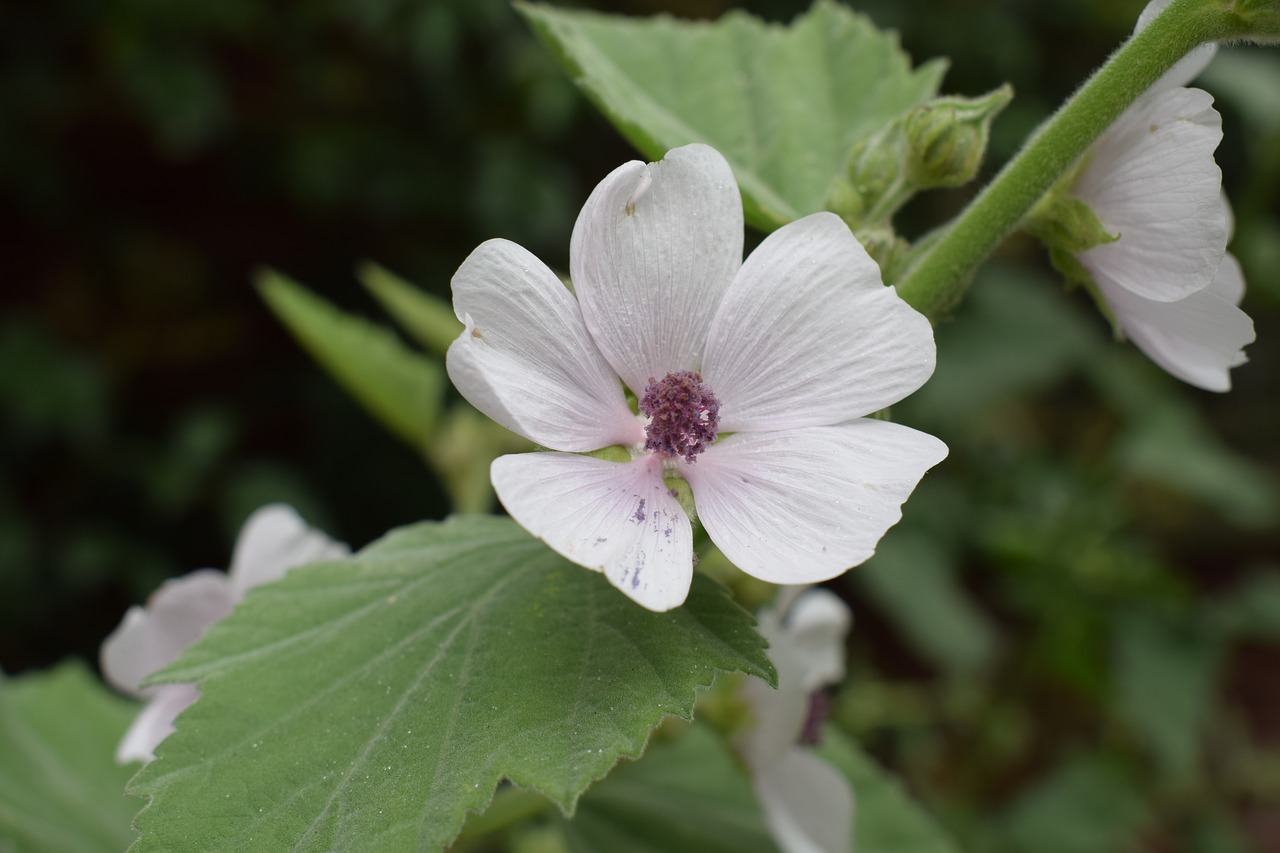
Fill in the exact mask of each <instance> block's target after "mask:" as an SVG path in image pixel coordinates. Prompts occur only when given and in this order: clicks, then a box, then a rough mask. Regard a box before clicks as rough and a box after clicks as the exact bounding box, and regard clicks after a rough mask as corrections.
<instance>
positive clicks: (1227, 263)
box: [1069, 0, 1254, 391]
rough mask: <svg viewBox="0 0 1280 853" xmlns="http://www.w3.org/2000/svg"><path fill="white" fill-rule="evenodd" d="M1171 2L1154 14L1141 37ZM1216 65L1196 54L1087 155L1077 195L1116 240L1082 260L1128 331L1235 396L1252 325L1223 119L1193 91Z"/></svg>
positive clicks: (1208, 385)
mask: <svg viewBox="0 0 1280 853" xmlns="http://www.w3.org/2000/svg"><path fill="white" fill-rule="evenodd" d="M1168 2H1169V0H1156V1H1155V2H1153V3H1151V4H1149V5H1148V6H1147V9H1146V10H1145V11H1144V12H1143V15H1142V17H1141V18H1140V19H1139V21H1138V27H1137V28H1138V29H1139V30H1140V29H1142V28H1143V27H1144V26H1145V25H1146V24H1147V22H1148V21H1150V19H1151V18H1152V17H1153V16H1154V15H1155V14H1156V13H1158V12H1159V11H1160V10H1162V9H1163V8H1164V7H1165V6H1166V5H1168ZM1213 55H1214V46H1213V45H1204V46H1202V47H1200V48H1197V49H1196V50H1195V51H1193V52H1192V53H1191V54H1190V55H1188V56H1187V57H1185V58H1184V59H1183V60H1181V61H1180V62H1179V63H1178V64H1177V65H1175V66H1174V67H1173V69H1171V70H1170V71H1169V72H1168V73H1167V74H1166V75H1165V76H1164V77H1162V78H1161V79H1160V80H1159V81H1158V82H1157V83H1156V85H1155V86H1153V87H1152V88H1151V89H1150V90H1149V91H1148V92H1146V93H1145V94H1143V95H1142V96H1141V97H1140V98H1138V100H1136V101H1135V102H1134V103H1133V105H1132V106H1130V107H1129V109H1128V110H1126V111H1125V112H1124V113H1123V114H1122V115H1121V116H1120V118H1119V119H1117V120H1116V122H1115V123H1114V124H1113V125H1112V126H1111V127H1110V128H1109V129H1108V130H1107V131H1106V132H1105V133H1104V134H1103V135H1102V136H1101V137H1099V139H1098V141H1097V142H1095V143H1094V145H1093V146H1092V148H1091V149H1090V150H1089V152H1088V153H1087V154H1086V155H1085V159H1084V161H1083V163H1082V167H1081V168H1080V170H1079V172H1078V174H1077V175H1076V177H1075V180H1074V183H1073V184H1072V186H1071V188H1070V190H1069V192H1070V194H1071V195H1073V196H1075V197H1076V198H1079V199H1080V200H1081V201H1083V202H1084V203H1085V204H1087V205H1088V206H1089V207H1090V208H1091V209H1092V210H1093V212H1094V214H1095V215H1096V216H1097V218H1098V221H1099V222H1100V223H1101V225H1102V227H1103V228H1104V229H1105V230H1106V231H1107V233H1108V234H1110V235H1111V236H1113V237H1116V238H1117V239H1115V240H1114V241H1113V242H1105V243H1101V244H1099V245H1097V246H1094V247H1093V248H1091V249H1088V250H1086V251H1084V252H1081V253H1080V254H1079V255H1078V256H1077V257H1078V260H1079V262H1080V263H1081V264H1082V265H1083V266H1084V268H1085V269H1086V270H1087V271H1088V272H1089V275H1090V276H1091V278H1092V279H1093V284H1094V285H1095V286H1096V292H1095V295H1096V296H1098V297H1099V298H1100V299H1101V300H1102V302H1103V303H1104V304H1105V307H1106V308H1107V310H1108V311H1109V313H1110V314H1111V316H1112V318H1113V320H1114V322H1115V325H1116V329H1117V331H1118V332H1119V333H1120V334H1123V335H1125V336H1126V337H1128V338H1129V339H1130V340H1132V341H1133V342H1134V344H1136V345H1137V346H1138V347H1139V348H1140V349H1141V350H1142V351H1143V352H1145V353H1146V354H1147V356H1148V357H1149V358H1150V359H1151V360H1152V361H1154V362H1155V363H1156V364H1158V365H1160V366H1161V367H1163V368H1164V369H1165V370H1167V371H1168V372H1169V373H1171V374H1173V375H1174V376H1176V377H1178V378H1179V379H1181V380H1183V381H1184V382H1188V383H1190V384H1192V385H1196V386H1198V387H1200V388H1204V389H1207V390H1210V391H1226V390H1228V389H1230V387H1231V377H1230V374H1229V371H1230V369H1231V368H1233V367H1238V366H1239V365H1241V364H1243V363H1244V362H1245V361H1247V358H1246V357H1245V354H1244V352H1243V348H1244V346H1245V345H1246V344H1249V343H1251V342H1252V341H1253V339H1254V330H1253V321H1252V320H1250V319H1249V317H1248V315H1247V314H1245V313H1244V312H1243V311H1241V310H1240V308H1239V305H1240V300H1241V299H1242V298H1243V296H1244V277H1243V275H1242V274H1241V271H1240V265H1239V263H1237V261H1236V259H1235V258H1234V257H1232V256H1231V255H1230V254H1229V253H1228V252H1227V250H1226V249H1227V241H1228V240H1229V239H1230V237H1231V212H1230V208H1229V207H1228V206H1227V202H1226V199H1225V198H1224V197H1223V195H1222V173H1221V171H1220V170H1219V169H1218V165H1217V163H1215V162H1214V160H1213V152H1214V150H1215V149H1216V148H1217V147H1218V143H1219V142H1220V141H1221V140H1222V118H1221V116H1219V115H1218V112H1217V111H1216V110H1215V109H1214V108H1213V106H1212V104H1213V98H1212V97H1211V96H1210V95H1209V94H1208V93H1207V92H1204V91H1201V90H1200V89H1188V88H1182V87H1183V86H1184V85H1185V84H1186V83H1188V82H1190V80H1191V79H1192V78H1193V77H1195V76H1196V75H1198V74H1199V73H1200V72H1201V71H1202V70H1204V67H1205V66H1206V65H1208V63H1209V60H1211V59H1212V58H1213Z"/></svg>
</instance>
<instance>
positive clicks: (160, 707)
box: [116, 684, 200, 764]
mask: <svg viewBox="0 0 1280 853" xmlns="http://www.w3.org/2000/svg"><path fill="white" fill-rule="evenodd" d="M152 689H153V690H155V694H154V695H153V696H152V697H151V699H150V700H149V701H148V702H147V704H146V705H145V706H144V707H143V709H142V710H141V711H139V712H138V716H136V717H134V718H133V723H132V724H131V725H130V726H129V730H128V731H126V732H125V733H124V738H123V739H122V740H121V741H120V745H119V746H118V747H116V761H117V762H118V763H120V764H128V763H129V762H131V761H143V762H146V761H151V760H152V759H153V758H155V757H156V747H157V746H159V745H160V741H162V740H164V739H165V738H167V737H168V736H169V735H171V734H173V721H174V719H175V718H177V716H178V715H179V714H181V713H182V712H183V711H184V710H186V708H187V706H188V705H190V704H191V703H192V702H194V701H196V700H197V699H199V698H200V691H199V690H197V689H196V686H195V685H194V684H164V685H161V686H159V687H156V688H152Z"/></svg>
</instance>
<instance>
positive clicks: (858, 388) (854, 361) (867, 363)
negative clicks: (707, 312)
mask: <svg viewBox="0 0 1280 853" xmlns="http://www.w3.org/2000/svg"><path fill="white" fill-rule="evenodd" d="M933 365H934V344H933V329H932V328H931V327H930V325H929V321H928V320H927V319H926V318H925V317H924V315H923V314H921V313H919V312H918V311H916V310H915V309H913V308H912V307H911V306H909V305H907V303H905V302H903V301H902V299H901V298H900V297H899V296H898V293H897V291H895V290H894V289H893V288H892V287H885V286H884V284H883V283H881V281H880V268H879V267H877V266H876V263H875V261H873V260H871V258H870V257H869V256H868V255H867V253H866V250H865V249H863V248H862V245H861V244H860V243H858V241H857V239H855V238H854V236H853V233H852V232H851V231H850V230H849V228H848V226H847V225H845V224H844V222H843V221H841V220H840V218H839V217H838V216H836V215H834V214H831V213H815V214H813V215H812V216H806V217H804V218H803V219H799V220H796V221H795V222H792V223H790V224H788V225H786V226H784V227H782V228H780V229H778V230H777V231H775V232H774V233H773V234H771V235H769V237H768V238H766V239H765V241H764V242H763V243H761V244H760V246H759V248H757V249H756V250H755V251H754V252H752V253H751V257H749V258H747V262H746V263H745V264H744V265H743V267H742V270H741V271H740V272H739V273H738V275H737V277H736V278H734V280H733V284H732V285H731V286H730V288H729V292H728V293H726V294H725V297H724V301H723V302H722V303H721V306H720V310H719V312H717V314H716V317H715V321H714V322H713V323H712V326H711V334H710V338H709V340H708V342H707V353H706V358H705V360H704V364H703V370H702V375H703V378H704V379H705V380H706V383H707V385H708V387H710V388H711V390H712V391H713V392H714V393H715V395H716V396H717V397H718V398H719V400H720V429H721V431H723V432H736V431H739V430H779V429H794V428H796V427H805V426H825V425H828V424H834V423H840V422H842V421H847V420H851V419H853V418H857V417H862V416H863V415H867V414H870V413H872V412H874V411H877V410H879V409H883V408H884V407H886V406H888V405H890V404H892V403H896V402H898V401H899V400H901V399H902V398H903V397H905V396H907V395H908V394H910V393H911V392H912V391H914V390H916V389H917V388H919V387H920V386H921V385H923V384H924V383H925V381H926V380H927V379H928V378H929V376H930V375H931V374H932V373H933Z"/></svg>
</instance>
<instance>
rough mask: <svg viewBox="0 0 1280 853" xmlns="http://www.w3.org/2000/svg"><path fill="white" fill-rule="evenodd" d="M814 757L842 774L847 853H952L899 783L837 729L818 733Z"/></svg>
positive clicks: (941, 833) (948, 842)
mask: <svg viewBox="0 0 1280 853" xmlns="http://www.w3.org/2000/svg"><path fill="white" fill-rule="evenodd" d="M818 752H819V754H821V755H822V757H823V758H824V759H826V760H827V761H829V762H830V763H831V765H832V766H833V767H835V768H836V769H837V770H839V771H840V772H841V773H843V774H844V776H845V778H846V779H848V780H849V784H850V785H851V786H852V787H853V793H854V797H855V798H856V800H857V811H856V813H855V815H854V821H853V834H854V845H853V849H854V850H857V851H860V853H957V851H958V848H957V847H956V846H955V843H954V842H952V841H951V839H950V838H948V837H947V834H946V833H945V832H944V831H943V830H942V828H941V827H940V826H938V824H937V822H936V821H935V820H934V819H933V817H932V816H930V815H929V813H928V812H926V811H925V810H924V808H923V807H922V806H920V805H919V804H918V803H916V801H915V800H913V799H912V798H911V796H910V795H909V794H908V793H907V792H906V790H904V789H903V787H902V783H901V782H899V781H898V780H897V779H895V778H894V777H893V776H892V775H891V774H890V773H889V772H888V771H886V770H885V769H884V768H883V767H881V766H880V765H878V764H877V763H876V762H875V761H874V760H873V759H872V758H871V757H870V756H868V755H867V754H866V753H864V752H863V751H862V749H861V748H860V747H859V746H858V745H857V743H856V742H854V741H853V740H852V739H851V738H849V737H848V736H846V735H845V734H844V733H843V732H841V731H840V730H839V729H836V728H835V727H833V726H827V727H826V728H825V729H824V730H823V734H822V745H821V746H820V747H819V749H818Z"/></svg>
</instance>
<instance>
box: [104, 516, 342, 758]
mask: <svg viewBox="0 0 1280 853" xmlns="http://www.w3.org/2000/svg"><path fill="white" fill-rule="evenodd" d="M348 553H350V552H349V551H348V549H347V547H346V546H345V545H343V544H342V543H340V542H335V541H334V540H332V539H330V538H329V537H328V536H325V535H324V534H323V533H321V532H319V531H317V530H314V529H312V528H310V527H308V526H307V525H306V523H305V522H303V520H302V519H301V518H300V517H299V516H298V514H297V513H296V512H295V511H294V510H293V509H292V508H291V507H288V506H285V505H283V504H271V505H269V506H264V507H262V508H261V509H258V510H257V511H255V512H254V513H253V515H251V516H249V519H248V521H246V522H245V524H244V527H243V528H241V530H240V536H239V538H238V539H237V540H236V546H235V552H234V554H233V555H232V558H231V571H230V572H229V573H227V572H221V571H218V570H217V569H200V570H198V571H194V572H192V573H190V574H188V575H184V576H183V577H180V578H174V579H173V580H168V581H165V582H164V583H163V584H162V585H161V586H160V588H159V589H158V590H156V591H155V592H154V593H153V594H152V595H151V598H150V599H148V601H147V606H146V607H145V608H143V607H138V606H136V605H135V606H133V607H130V608H129V611H128V612H127V613H126V614H125V616H124V620H123V621H122V622H121V623H120V626H119V627H118V628H116V630H115V631H113V632H112V633H111V636H109V637H107V639H106V641H105V642H103V644H102V653H101V663H102V672H103V674H104V675H105V676H106V679H107V681H109V682H110V683H111V684H112V685H114V686H115V687H116V688H118V689H119V690H121V691H123V692H125V693H128V694H130V695H132V696H136V697H138V698H141V699H146V700H147V704H146V706H145V707H144V708H143V709H142V710H141V711H140V712H139V713H138V716H137V717H136V718H135V719H134V721H133V725H131V726H130V727H129V730H128V731H127V732H126V733H125V736H124V739H123V740H122V741H121V742H120V746H119V747H118V748H117V749H116V760H117V761H119V762H121V763H125V762H128V761H150V760H151V759H153V758H154V757H155V748H156V746H157V745H158V744H159V743H160V741H162V740H164V739H165V738H166V737H168V736H169V735H170V734H171V733H172V732H173V721H174V718H175V717H177V716H178V714H179V713H181V711H182V710H183V709H184V708H186V707H187V706H188V705H190V704H191V703H192V702H194V701H195V700H196V699H197V698H198V697H199V695H200V693H199V691H198V690H197V689H196V687H195V685H192V684H163V685H158V686H155V687H142V686H141V684H142V681H143V680H144V679H145V678H146V677H147V676H149V675H151V674H152V673H153V672H156V671H157V670H159V669H161V668H163V667H165V666H167V665H169V664H170V663H172V662H173V661H175V660H177V658H178V655H180V654H181V653H182V652H183V651H184V650H185V649H186V648H187V647H188V646H190V645H191V644H192V643H194V642H195V641H196V640H197V639H199V638H200V635H201V634H203V633H204V631H205V629H206V628H208V627H209V626H210V625H212V624H213V623H215V622H217V621H218V620H219V619H222V618H223V617H224V616H226V615H227V614H229V613H230V612H231V611H232V610H233V609H234V608H235V606H236V604H237V603H238V602H239V601H240V599H241V598H243V597H244V594H245V592H246V591H248V590H249V589H250V588H251V587H255V586H258V585H260V584H265V583H270V582H271V581H274V580H278V579H279V578H281V577H283V576H284V573H285V572H286V571H288V570H289V569H291V568H293V567H294V566H300V565H303V564H304V563H312V562H315V561H317V560H326V559H335V558H338V557H344V556H346V555H347V554H348Z"/></svg>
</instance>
